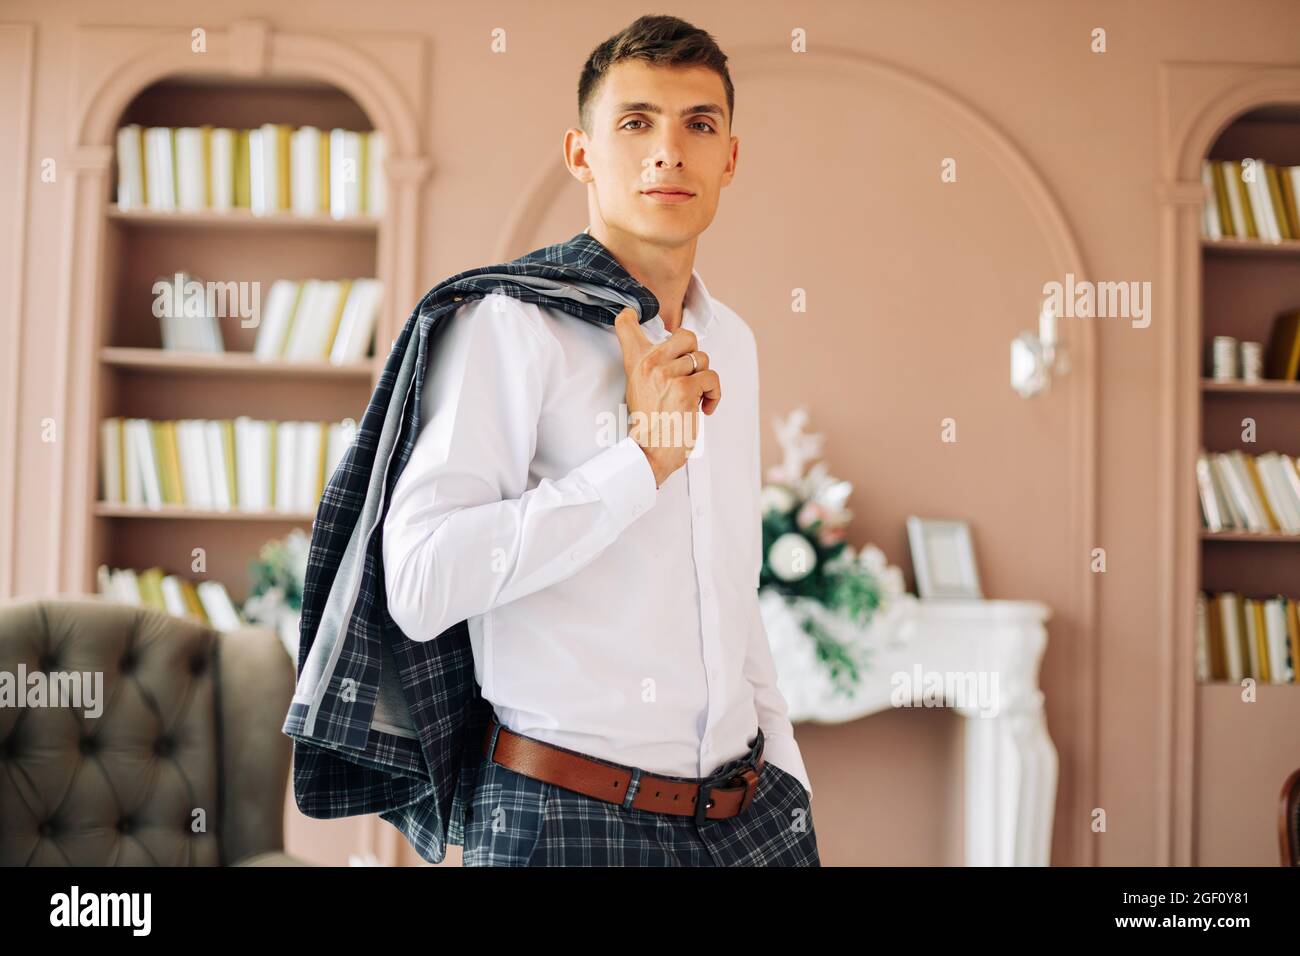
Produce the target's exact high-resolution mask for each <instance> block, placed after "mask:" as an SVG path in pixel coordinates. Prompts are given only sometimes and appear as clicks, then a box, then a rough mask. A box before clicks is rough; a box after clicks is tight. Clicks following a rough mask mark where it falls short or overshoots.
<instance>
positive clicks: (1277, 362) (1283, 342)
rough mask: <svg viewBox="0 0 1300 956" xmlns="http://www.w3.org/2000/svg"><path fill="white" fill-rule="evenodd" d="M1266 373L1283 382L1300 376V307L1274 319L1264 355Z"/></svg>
mask: <svg viewBox="0 0 1300 956" xmlns="http://www.w3.org/2000/svg"><path fill="white" fill-rule="evenodd" d="M1264 366H1265V375H1267V376H1268V377H1269V378H1271V379H1276V380H1278V381H1283V382H1294V381H1296V379H1297V377H1298V376H1300V309H1291V310H1290V311H1287V312H1283V313H1281V314H1280V315H1278V316H1275V317H1274V319H1273V328H1272V331H1271V332H1270V333H1269V339H1268V348H1267V350H1266V352H1265V356H1264Z"/></svg>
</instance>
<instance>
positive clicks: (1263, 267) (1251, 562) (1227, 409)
mask: <svg viewBox="0 0 1300 956" xmlns="http://www.w3.org/2000/svg"><path fill="white" fill-rule="evenodd" d="M1244 157H1255V158H1258V159H1263V160H1265V161H1267V162H1268V163H1275V164H1279V165H1283V166H1290V165H1300V110H1297V109H1296V108H1294V107H1290V106H1263V107H1259V108H1256V109H1252V110H1250V111H1248V112H1245V113H1243V114H1242V115H1240V116H1238V117H1237V118H1236V120H1235V121H1233V122H1232V123H1230V124H1229V125H1228V126H1226V128H1224V130H1223V131H1222V133H1221V134H1220V135H1219V136H1218V138H1217V139H1216V140H1215V141H1214V142H1213V144H1212V145H1211V147H1210V149H1209V151H1208V153H1207V155H1206V157H1205V158H1206V159H1208V160H1211V161H1219V160H1233V161H1239V160H1241V159H1242V158H1244ZM1200 258H1201V328H1200V342H1199V344H1200V346H1201V351H1202V353H1203V354H1207V353H1208V351H1209V347H1210V343H1211V342H1212V340H1213V338H1214V337H1215V336H1218V335H1228V336H1232V337H1233V338H1235V339H1237V340H1238V342H1242V341H1256V342H1262V343H1264V344H1265V347H1266V348H1267V346H1268V342H1269V335H1270V332H1271V329H1272V325H1273V319H1274V317H1275V316H1277V315H1278V314H1279V313H1282V312H1285V311H1287V310H1290V309H1295V308H1297V307H1300V240H1294V239H1292V240H1285V239H1284V240H1283V241H1281V242H1268V241H1265V240H1262V239H1242V238H1228V237H1225V238H1222V239H1210V238H1206V237H1204V236H1202V238H1201V240H1200ZM1204 361H1208V359H1205V360H1204ZM1201 375H1202V378H1201V379H1200V382H1199V389H1198V394H1199V413H1200V439H1201V444H1202V446H1203V447H1204V448H1205V449H1206V450H1207V451H1209V452H1231V451H1234V450H1240V451H1242V452H1244V453H1245V454H1247V455H1257V454H1261V453H1264V452H1268V451H1274V452H1279V453H1282V454H1287V455H1291V456H1296V455H1300V383H1297V382H1283V381H1271V380H1265V381H1262V382H1259V383H1245V382H1240V381H1231V382H1221V381H1214V380H1213V379H1211V378H1209V377H1208V368H1205V367H1203V368H1202V369H1201ZM1244 419H1252V420H1253V421H1254V423H1255V429H1256V432H1255V441H1254V442H1249V441H1244V440H1243V434H1242V433H1243V427H1244V426H1243V420H1244ZM1197 540H1198V551H1199V554H1198V567H1197V576H1198V583H1199V587H1200V589H1201V590H1202V591H1206V592H1221V591H1236V592H1239V593H1241V594H1242V595H1243V596H1245V597H1255V598H1266V597H1270V596H1273V595H1276V594H1282V595H1285V596H1287V597H1289V598H1295V599H1300V534H1289V533H1286V532H1281V531H1275V532H1245V531H1236V530H1234V531H1219V532H1211V531H1208V530H1207V529H1205V528H1204V527H1201V528H1199V529H1198V533H1197ZM1261 684H1262V681H1261ZM1274 686H1276V687H1277V688H1278V690H1279V692H1281V693H1285V694H1289V695H1296V694H1300V691H1297V690H1296V687H1297V685H1296V684H1280V685H1268V689H1269V690H1270V691H1271V689H1272V687H1274ZM1234 687H1235V682H1234V681H1224V680H1209V681H1204V682H1199V683H1198V702H1199V704H1200V706H1201V708H1202V720H1206V719H1208V720H1215V719H1216V718H1215V716H1214V714H1217V713H1218V709H1221V708H1223V707H1230V706H1232V699H1231V698H1232V690H1233V688H1234ZM1216 688H1217V689H1218V690H1221V691H1223V692H1225V693H1217V692H1216ZM1225 694H1226V696H1225ZM1216 708H1217V709H1216ZM1277 729H1278V730H1279V731H1280V730H1281V728H1277Z"/></svg>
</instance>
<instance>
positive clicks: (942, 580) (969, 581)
mask: <svg viewBox="0 0 1300 956" xmlns="http://www.w3.org/2000/svg"><path fill="white" fill-rule="evenodd" d="M907 543H908V547H909V548H910V549H911V552H912V569H913V570H914V571H915V572H916V590H917V594H918V595H919V596H920V597H921V598H922V599H923V600H926V599H940V600H943V599H962V598H965V599H976V600H982V599H983V597H984V594H983V592H982V591H981V589H980V579H979V568H978V567H977V566H976V564H975V549H974V546H973V544H972V542H971V533H970V525H969V524H968V523H967V522H966V521H963V520H960V519H946V518H921V517H918V516H916V515H909V516H908V519H907Z"/></svg>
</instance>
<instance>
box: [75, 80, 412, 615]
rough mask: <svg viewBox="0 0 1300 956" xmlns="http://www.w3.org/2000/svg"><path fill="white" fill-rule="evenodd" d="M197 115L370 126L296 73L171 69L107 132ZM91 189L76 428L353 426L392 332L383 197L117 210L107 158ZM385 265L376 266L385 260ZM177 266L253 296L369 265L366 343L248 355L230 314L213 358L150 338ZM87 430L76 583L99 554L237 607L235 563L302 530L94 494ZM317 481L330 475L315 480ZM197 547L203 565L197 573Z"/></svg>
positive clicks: (273, 516) (336, 93)
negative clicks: (85, 514) (372, 208)
mask: <svg viewBox="0 0 1300 956" xmlns="http://www.w3.org/2000/svg"><path fill="white" fill-rule="evenodd" d="M131 123H136V124H140V125H142V126H167V127H182V126H200V125H204V124H210V125H212V126H214V127H230V128H235V129H249V128H257V127H260V126H261V125H262V124H264V123H285V124H289V125H291V126H294V127H297V126H304V125H311V126H317V127H319V128H321V129H323V130H328V129H332V128H336V127H337V128H343V129H348V130H355V131H369V130H373V129H374V125H373V124H372V122H371V120H370V118H369V117H368V116H367V114H366V112H365V111H364V110H363V109H362V108H361V107H360V106H359V105H358V104H357V102H355V101H354V100H353V99H352V98H351V97H350V96H349V95H347V94H346V93H345V92H343V91H342V90H339V89H337V88H335V87H334V86H331V85H329V84H327V83H323V82H320V81H317V80H312V79H309V78H305V77H304V78H302V79H295V78H292V77H281V76H274V75H270V74H267V75H264V76H261V77H251V78H250V77H247V76H236V75H233V74H232V75H230V76H222V75H220V74H209V75H204V76H201V77H198V76H188V77H186V76H174V77H168V78H164V79H161V80H159V81H157V82H154V83H152V84H151V85H149V86H147V87H146V88H144V89H142V90H141V91H140V92H139V93H138V94H137V95H136V96H135V97H134V98H133V99H132V100H131V101H130V102H129V103H128V104H127V106H126V108H125V109H124V111H123V112H122V115H121V116H120V117H119V118H118V120H117V122H116V124H115V127H121V126H125V125H127V124H131ZM107 186H108V190H107V192H108V194H107V195H106V196H105V197H104V204H103V208H102V213H101V214H102V217H103V250H104V253H103V256H102V259H101V268H102V270H103V272H102V286H101V288H102V289H103V293H104V307H103V316H104V318H103V326H102V328H101V334H100V335H99V337H98V340H97V342H96V347H95V358H94V382H95V384H94V387H93V391H92V402H91V406H92V409H91V410H92V414H91V420H90V423H89V424H90V426H91V427H92V428H94V429H95V430H96V433H97V432H98V427H99V423H100V421H101V420H102V419H104V418H107V417H113V416H121V417H124V418H148V419H155V420H167V419H182V418H201V419H233V418H237V417H239V416H249V417H251V418H255V419H266V420H277V421H294V420H308V421H330V422H336V421H342V420H344V419H349V418H350V419H352V420H354V421H359V420H360V418H361V416H362V414H363V413H364V411H365V408H366V404H367V402H368V401H369V398H370V395H371V393H372V391H373V389H374V386H375V384H376V382H377V381H378V377H379V374H380V372H381V371H382V363H383V360H384V358H386V355H387V348H385V347H384V346H386V344H387V343H388V341H389V338H390V337H391V335H392V331H391V329H390V323H389V322H387V321H385V319H384V318H383V316H384V313H385V311H386V309H387V303H388V302H390V301H391V299H392V279H393V276H392V275H390V274H386V272H391V271H392V270H391V264H392V261H393V260H392V256H391V255H389V256H384V255H381V241H382V238H383V234H384V231H385V228H386V226H387V225H388V224H389V220H390V217H391V215H392V210H393V203H394V200H395V198H396V197H394V196H393V194H392V191H391V190H387V192H388V193H389V195H388V203H387V204H386V205H385V207H384V211H383V212H382V213H381V214H380V215H361V216H356V217H352V218H348V219H335V218H332V217H331V216H329V215H328V214H324V213H322V214H319V215H306V216H304V215H295V214H292V213H288V212H286V213H283V214H275V215H267V216H256V215H253V213H252V212H251V211H250V210H248V209H233V210H230V211H224V212H222V211H215V210H202V211H190V212H162V211H153V210H146V209H129V210H123V209H120V208H119V207H118V205H117V202H116V187H117V169H116V157H115V158H114V163H113V167H112V171H111V173H110V175H109V176H108V177H107ZM385 265H388V266H389V268H388V269H386V268H385ZM176 272H187V273H191V274H193V275H194V276H196V277H198V278H201V279H205V280H209V281H218V282H230V281H234V282H250V283H251V282H256V283H259V284H260V290H261V298H262V301H263V303H265V299H266V293H267V290H269V289H270V287H271V283H272V282H273V281H274V280H276V279H293V280H301V279H308V278H318V279H332V278H333V279H344V278H355V277H362V276H372V277H376V278H378V279H379V280H380V281H381V282H383V283H384V304H382V305H381V308H380V314H381V319H380V321H379V324H378V326H377V328H376V330H375V333H374V345H373V346H372V347H371V348H370V349H369V353H370V354H369V355H368V356H367V357H366V358H365V359H364V360H362V361H359V362H355V363H351V364H349V365H345V366H339V365H331V364H330V363H328V362H325V361H312V362H297V361H291V360H276V361H259V360H257V359H255V358H254V357H253V355H252V348H253V343H254V340H255V338H256V335H257V329H256V328H245V327H243V323H242V322H241V319H240V318H239V317H238V316H230V317H222V318H220V319H219V320H218V321H219V324H220V327H221V333H222V338H223V340H224V346H225V349H226V351H225V352H224V353H215V354H214V353H199V352H178V351H170V350H164V349H162V347H161V346H162V332H161V325H160V321H159V319H158V318H156V317H155V316H154V314H153V312H152V302H153V298H154V295H153V292H152V286H153V283H154V281H155V280H156V279H158V278H160V277H165V276H170V275H173V274H174V273H176ZM99 446H100V440H99V438H98V434H96V439H95V448H96V457H95V459H94V464H95V468H96V475H95V480H94V481H93V483H92V484H93V487H94V489H95V490H94V494H93V499H94V500H93V501H92V503H91V505H90V515H89V529H90V531H89V535H90V540H89V547H88V548H87V551H86V555H87V558H88V563H89V567H88V568H87V569H85V570H86V573H87V575H88V578H87V579H88V580H91V581H93V580H94V573H95V570H96V569H97V568H98V567H99V566H100V565H101V564H106V565H108V566H109V567H113V568H117V567H130V568H134V569H136V570H137V571H142V570H144V569H146V568H149V567H153V566H155V565H156V566H160V567H162V568H163V569H164V571H165V572H167V573H177V574H180V575H182V576H184V577H188V578H190V579H191V580H193V581H194V582H195V583H196V584H197V583H198V582H199V581H201V580H205V579H214V580H219V581H221V582H222V583H223V584H224V585H225V586H226V589H227V591H228V592H229V594H230V596H231V599H232V600H233V601H234V602H235V604H236V606H238V605H239V604H241V603H242V602H243V601H244V600H245V598H246V597H247V596H248V592H249V588H250V584H251V582H250V580H249V576H248V564H249V562H250V561H252V560H254V559H255V558H256V557H257V554H258V551H259V549H260V547H261V546H262V545H263V544H264V543H265V542H266V541H268V540H271V539H273V538H279V537H282V536H283V535H285V534H287V533H288V532H289V531H290V530H291V529H293V528H301V529H302V530H303V531H308V532H309V531H310V527H311V522H312V520H313V519H314V517H315V510H314V508H313V509H312V510H311V511H310V512H307V511H303V510H294V511H291V512H282V511H268V510H263V511H209V510H204V509H201V508H194V507H187V506H178V505H166V506H164V507H162V508H160V509H150V508H138V507H132V506H130V505H124V504H119V503H108V502H105V501H104V500H103V499H102V494H101V493H100V489H99V474H98V468H99V466H100V456H101V455H102V453H103V449H102V448H100V447H99ZM327 477H328V476H327ZM196 549H202V551H201V555H202V558H203V562H204V565H203V566H202V568H201V569H196V566H195V560H196V554H198V552H196Z"/></svg>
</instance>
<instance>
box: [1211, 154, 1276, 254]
mask: <svg viewBox="0 0 1300 956" xmlns="http://www.w3.org/2000/svg"><path fill="white" fill-rule="evenodd" d="M1201 183H1202V185H1204V187H1205V206H1204V213H1203V215H1202V217H1201V234H1202V235H1203V236H1205V237H1206V238H1208V239H1223V238H1235V239H1259V240H1261V241H1263V242H1281V241H1283V240H1294V239H1300V208H1297V196H1298V195H1300V166H1279V165H1277V164H1275V163H1268V162H1265V161H1264V160H1262V159H1256V158H1253V157H1252V158H1246V159H1241V160H1231V159H1224V160H1211V159H1207V160H1205V161H1204V162H1203V163H1202V164H1201Z"/></svg>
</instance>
